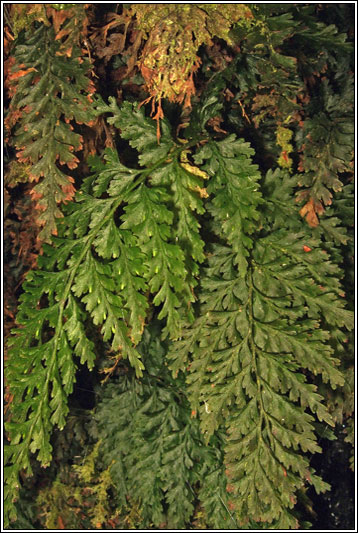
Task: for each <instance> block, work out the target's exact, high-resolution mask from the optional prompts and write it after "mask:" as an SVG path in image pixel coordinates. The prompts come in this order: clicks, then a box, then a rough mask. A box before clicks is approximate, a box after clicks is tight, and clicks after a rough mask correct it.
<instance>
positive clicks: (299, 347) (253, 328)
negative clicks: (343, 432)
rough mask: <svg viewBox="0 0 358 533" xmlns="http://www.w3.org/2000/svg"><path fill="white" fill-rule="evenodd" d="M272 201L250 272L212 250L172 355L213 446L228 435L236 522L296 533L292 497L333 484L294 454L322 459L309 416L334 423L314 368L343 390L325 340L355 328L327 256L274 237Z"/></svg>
mask: <svg viewBox="0 0 358 533" xmlns="http://www.w3.org/2000/svg"><path fill="white" fill-rule="evenodd" d="M277 177H278V176H277V175H276V180H275V183H276V187H277V188H278V187H279V180H278V179H277ZM208 188H210V183H209V186H208ZM277 190H281V189H277ZM266 191H267V184H266ZM271 194H272V196H273V198H275V196H276V197H277V193H276V191H272V193H271ZM265 200H266V201H267V202H268V203H269V210H268V211H267V210H265V209H263V212H262V217H261V220H260V222H261V227H262V226H263V227H264V228H265V229H262V231H261V232H257V233H256V238H255V240H254V244H253V246H252V249H251V251H250V254H249V257H248V260H247V262H246V263H247V264H246V265H245V264H244V265H239V266H237V260H236V257H237V255H236V249H235V246H231V247H228V246H223V245H218V244H217V245H215V246H214V247H213V251H212V254H211V256H210V257H209V261H208V268H207V270H206V274H205V276H202V292H201V296H200V300H201V302H202V305H201V316H200V317H199V318H198V320H197V321H196V323H194V325H193V326H192V327H191V328H188V329H187V331H186V332H185V333H184V339H183V340H181V341H180V342H179V343H175V344H174V345H173V347H171V349H170V353H169V357H170V359H171V368H172V369H173V371H174V372H177V371H178V369H179V368H181V369H183V363H184V364H185V365H187V364H189V365H190V373H189V375H188V378H187V380H188V383H189V396H190V398H191V402H192V405H193V408H195V409H198V410H199V412H200V413H201V427H202V430H203V432H204V434H205V435H206V436H207V438H209V437H210V436H211V435H212V434H213V432H215V431H216V430H217V429H218V428H219V427H222V426H223V425H224V426H226V427H227V431H228V441H227V444H226V457H225V463H226V464H227V470H228V478H229V485H228V490H229V491H230V492H232V493H233V495H234V496H236V498H235V502H236V504H235V508H236V512H237V515H238V517H239V520H240V522H241V523H242V524H245V520H246V519H247V517H252V518H253V519H254V520H255V521H256V522H260V523H261V522H267V523H268V524H270V527H275V528H279V529H282V528H283V529H286V528H291V527H296V518H295V517H294V516H292V515H291V514H290V511H289V510H290V509H291V508H293V506H294V504H295V502H296V497H295V491H296V490H297V489H298V488H300V487H302V486H303V484H304V483H305V481H308V482H309V483H311V484H313V485H314V486H315V488H316V490H317V491H318V492H320V491H322V490H325V489H327V487H328V485H327V484H326V483H324V482H322V481H321V479H320V478H319V477H318V476H316V475H315V474H314V472H313V471H312V470H311V469H310V468H309V463H308V461H307V459H306V458H304V457H303V456H302V454H301V453H300V452H299V450H301V451H303V452H304V453H307V452H310V453H315V452H319V451H320V448H319V446H318V445H317V443H316V437H315V435H314V424H313V422H314V416H312V415H311V414H308V412H307V410H308V409H309V410H310V411H311V413H312V414H313V415H315V416H316V417H317V418H318V419H319V420H321V421H324V422H325V423H327V424H329V425H333V421H332V418H331V416H330V414H329V412H328V410H327V408H326V407H325V405H324V403H323V397H322V396H321V395H320V394H318V393H317V386H316V385H314V384H312V383H310V382H309V381H308V380H307V377H306V375H307V370H308V371H309V372H310V373H311V374H312V375H316V374H317V373H319V374H321V375H322V378H323V380H324V381H325V382H328V381H329V382H330V383H331V386H332V387H333V388H336V387H337V386H342V385H343V383H344V380H343V376H342V374H341V373H340V372H339V371H338V369H337V364H338V363H339V361H338V360H337V359H336V358H334V357H333V350H332V348H331V346H330V344H329V342H328V341H329V339H330V338H331V337H332V336H333V337H334V336H335V334H336V330H335V326H338V327H339V328H342V327H347V328H348V329H351V328H352V327H353V322H352V315H351V314H350V312H349V311H347V310H345V309H344V308H343V307H344V304H343V303H342V300H341V298H340V291H341V288H340V284H339V281H338V279H337V276H338V275H339V271H338V269H337V267H336V266H335V265H334V264H332V263H331V262H330V261H329V259H328V256H327V253H324V251H322V250H320V249H319V243H318V241H315V240H314V239H313V238H312V237H309V235H308V234H307V232H306V231H302V225H301V231H299V232H297V231H296V232H294V231H292V230H291V231H290V230H285V229H282V227H281V228H280V229H272V230H270V225H272V223H273V222H274V220H272V218H271V216H270V214H271V213H272V207H270V203H271V202H272V200H271V202H270V198H269V197H266V198H265ZM265 211H266V213H265ZM211 212H212V213H213V214H214V215H215V211H214V210H211ZM265 214H266V217H265V218H264V215H265ZM219 215H220V212H219ZM267 215H268V216H267ZM254 216H255V215H252V216H251V217H252V220H254ZM297 224H299V225H300V223H299V221H297ZM237 235H238V236H239V233H237ZM228 240H229V239H228ZM235 244H236V243H235ZM240 267H241V269H240ZM322 279H324V280H325V286H324V287H323V286H321V285H320V283H321V282H320V280H322ZM322 319H324V320H325V322H326V323H327V324H328V325H331V326H332V328H331V330H330V331H325V330H324V329H322V327H321V324H320V321H321V320H322ZM177 358H179V360H180V361H181V365H180V366H179V365H178V362H177ZM234 405H235V406H236V408H235V411H233V409H232V406H234Z"/></svg>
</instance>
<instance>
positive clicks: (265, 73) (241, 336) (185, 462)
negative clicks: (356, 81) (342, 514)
mask: <svg viewBox="0 0 358 533" xmlns="http://www.w3.org/2000/svg"><path fill="white" fill-rule="evenodd" d="M120 9H121V8H119V9H118V12H116V13H107V8H103V6H102V7H101V6H100V5H99V4H98V6H96V5H95V4H91V5H88V4H85V5H83V6H82V5H81V6H77V5H76V4H70V5H67V6H65V5H62V4H46V5H41V6H37V5H35V4H31V5H29V7H27V6H25V7H21V8H7V10H6V13H7V16H8V17H9V22H8V23H7V26H6V31H7V34H6V49H7V53H8V54H9V57H8V58H7V59H6V71H7V78H6V88H7V90H8V91H9V93H8V94H9V96H10V98H11V102H10V105H9V109H8V115H7V119H6V124H7V128H8V132H9V134H10V135H11V134H12V135H13V137H12V139H11V140H10V142H11V146H13V147H14V148H15V150H16V152H17V158H18V160H19V163H18V164H17V165H15V166H14V161H13V160H11V157H12V154H10V155H9V168H8V172H7V183H8V186H9V191H8V195H10V193H11V195H12V196H11V197H10V201H11V202H12V203H11V206H14V207H12V210H11V217H12V218H13V219H14V220H12V222H11V223H10V224H9V228H10V229H9V234H10V231H11V228H12V227H15V226H16V223H17V220H19V221H20V222H21V221H22V222H23V223H24V220H23V218H22V217H23V214H22V213H23V209H21V205H22V204H16V198H17V197H18V196H21V195H26V193H27V191H28V190H29V188H30V185H29V183H28V182H29V181H36V182H37V183H36V185H35V187H34V188H33V190H32V193H31V194H32V197H33V200H35V201H37V206H36V211H38V212H39V213H38V214H39V221H38V222H39V224H40V225H41V226H42V228H43V229H42V232H41V235H40V239H41V240H42V241H47V243H46V244H44V245H43V248H42V253H40V255H39V257H38V268H37V269H36V270H32V271H30V272H28V273H27V275H26V279H25V282H24V284H23V286H22V287H21V292H20V298H19V307H18V312H17V316H16V327H15V328H14V329H13V331H12V335H11V336H10V337H9V339H8V343H7V348H8V352H7V353H6V380H7V381H6V386H7V390H6V399H7V401H8V402H9V406H8V412H9V414H8V416H7V420H6V425H5V428H6V436H7V439H8V442H7V443H6V445H5V526H6V527H10V522H13V521H14V520H15V519H16V514H17V513H18V514H19V516H18V519H19V520H18V522H15V526H16V525H18V524H19V523H20V522H21V523H22V521H24V520H28V519H29V520H33V518H31V517H32V514H31V513H32V511H31V512H29V513H24V512H23V508H24V505H23V499H26V498H27V495H28V493H27V487H28V486H30V485H31V483H33V484H35V481H31V480H28V481H26V482H25V483H24V479H25V477H26V476H28V477H29V476H31V475H36V476H38V485H39V486H40V484H41V479H42V474H41V473H39V472H41V470H40V468H39V467H40V466H42V467H46V466H49V465H51V468H50V469H49V470H48V471H47V472H48V473H47V474H46V488H45V489H44V490H45V491H46V490H47V489H48V493H49V494H50V496H51V498H50V499H51V502H52V503H51V502H50V503H49V504H46V505H44V509H43V514H42V515H41V514H40V515H39V516H38V521H39V522H38V523H39V524H40V523H41V525H43V524H44V526H46V527H48V526H49V525H50V526H51V527H52V526H54V525H58V526H59V527H61V528H62V526H64V525H65V522H66V525H69V524H75V525H76V527H80V526H81V525H83V526H84V527H85V528H86V527H88V526H89V524H90V523H91V524H92V526H93V527H95V528H101V527H107V528H108V527H116V526H123V527H124V526H129V527H141V528H163V527H164V528H165V527H166V528H168V529H185V528H186V527H190V526H193V525H199V526H200V527H201V526H204V527H209V528H214V529H238V528H245V529H246V528H248V529H263V528H264V529H290V528H297V527H299V526H301V527H302V526H307V527H309V525H307V522H305V518H304V517H302V515H301V512H300V505H296V504H297V503H298V504H300V503H303V505H304V506H305V505H307V501H308V498H307V496H306V492H307V490H308V488H309V487H310V486H312V487H313V488H314V489H315V491H316V492H317V493H320V492H323V491H325V490H327V489H328V488H329V485H328V483H326V482H325V481H324V480H323V479H321V477H320V475H319V474H320V473H319V472H318V473H316V472H315V470H314V468H313V466H312V465H313V464H314V463H311V458H312V456H313V455H314V454H316V453H320V452H321V439H322V438H323V437H325V436H328V438H330V439H333V438H334V433H333V430H332V429H329V428H330V427H331V428H333V426H334V424H335V423H338V424H342V423H343V422H344V423H345V424H347V435H346V440H347V442H350V443H351V442H352V440H353V439H352V434H353V429H352V428H353V425H352V423H351V420H352V419H351V418H350V417H352V412H353V403H352V386H353V382H352V379H353V368H352V356H351V353H352V346H353V335H352V333H350V331H351V330H352V327H353V316H352V303H349V298H346V294H347V295H348V294H350V293H351V292H352V289H353V283H354V275H353V255H354V254H353V248H352V244H353V233H352V224H353V218H352V214H353V213H352V205H353V204H352V201H353V200H352V199H353V186H352V183H351V180H352V178H351V150H352V131H353V130H352V108H351V97H352V96H351V95H352V91H351V89H352V85H351V76H350V74H349V69H350V68H351V64H352V63H351V59H350V53H351V45H350V44H349V42H346V41H347V36H346V35H345V34H344V33H343V32H342V31H341V29H342V28H345V27H346V26H345V24H346V23H345V22H344V18H345V17H344V14H345V13H347V12H348V11H349V10H348V8H347V10H346V9H345V8H344V9H343V8H342V7H336V8H335V9H334V12H333V13H335V14H336V15H337V26H335V25H333V24H331V22H330V21H331V19H332V17H333V16H334V15H330V14H329V12H328V10H327V9H326V8H324V7H323V8H320V9H319V10H318V9H317V10H316V8H314V6H313V7H312V6H296V5H292V6H289V7H287V6H284V5H275V6H270V5H260V6H259V5H257V6H256V5H255V6H252V7H250V9H249V8H246V7H245V6H244V5H239V7H238V8H236V7H235V8H232V10H231V11H230V13H232V14H233V17H234V18H233V21H230V20H229V19H227V17H226V19H225V21H224V22H223V27H222V28H221V29H220V28H219V26H220V20H223V19H222V17H223V16H224V15H223V14H222V13H221V10H220V9H219V10H218V9H217V7H215V5H213V6H212V7H210V9H209V10H207V9H206V7H205V6H204V7H203V5H197V6H196V7H195V8H193V9H191V8H190V9H189V8H188V9H187V8H186V7H184V8H183V9H182V8H180V10H179V11H180V13H181V15H183V16H184V19H185V20H187V23H186V25H184V26H181V25H179V26H180V28H179V30H178V29H177V28H176V27H175V28H174V25H172V26H173V27H171V22H172V19H173V17H174V19H175V20H176V18H177V16H178V13H179V11H178V10H177V9H176V8H173V9H172V8H170V9H169V10H167V9H166V8H165V9H164V11H163V10H162V12H163V13H164V12H167V14H168V17H169V18H168V20H167V21H165V22H163V21H161V20H158V13H159V12H156V11H155V9H154V10H153V8H151V7H150V6H149V7H148V6H147V7H146V8H145V9H144V10H142V9H141V8H140V9H139V8H138V9H137V8H136V9H134V8H133V9H131V10H126V9H124V8H123V10H122V12H121V11H120ZM177 11H178V12H177ZM209 11H210V13H209ZM216 12H217V13H216ZM215 13H216V14H218V16H219V18H217V20H216V19H215ZM99 14H100V15H101V16H100V17H99V18H98V20H96V16H97V15H99ZM143 14H146V15H147V16H148V19H146V20H144V19H143ZM190 14H192V15H193V17H194V18H193V17H192V18H193V20H191V18H190ZM179 18H180V17H179ZM224 18H225V17H224ZM184 19H183V20H184ZM178 20H179V19H178ZM11 21H13V23H14V28H13V36H14V40H13V41H14V42H13V43H12V44H11V43H10V41H11V31H12V28H11ZM25 21H28V22H25ZM95 21H96V22H98V24H97V23H94V22H95ZM198 21H199V22H200V21H204V22H205V25H206V26H205V27H203V28H201V27H200V24H199V25H198ZM218 21H219V23H218ZM234 21H236V23H235V22H234ZM232 22H234V24H232ZM102 23H103V24H102ZM101 24H102V25H101ZM218 24H219V26H218ZM27 26H28V27H27ZM116 28H117V30H118V28H119V30H120V33H118V32H116ZM230 28H231V29H230ZM352 28H353V27H352V25H351V24H347V31H352ZM161 29H162V30H163V32H164V33H163V35H161V33H160V32H161ZM192 30H193V31H192ZM229 30H230V33H229ZM215 35H216V36H219V37H220V39H215V40H212V39H211V38H208V36H209V37H210V36H215ZM170 36H172V37H173V36H174V41H173V40H172V41H173V42H172V41H170V42H169V41H168V37H170ZM159 37H161V40H160V42H159V40H158V39H159ZM162 37H163V38H162ZM176 37H178V39H179V41H177V39H176ZM221 37H222V38H221ZM193 38H194V41H193ZM349 38H350V37H349ZM181 39H185V40H186V41H187V42H186V43H185V42H182V41H181ZM196 39H199V40H196ZM334 40H336V42H337V46H336V47H335V45H334V44H333V41H334ZM199 42H201V43H203V44H204V46H202V47H201V48H200V49H199V50H198V43H199ZM129 43H130V44H129ZM185 46H187V48H185ZM188 47H189V48H188ZM163 50H164V51H169V52H170V55H169V56H168V57H172V58H173V61H174V63H173V64H174V67H173V68H174V71H175V72H174V71H173V72H174V74H173V73H172V74H173V75H171V74H170V72H169V71H170V68H169V67H170V65H169V64H168V58H166V59H165V58H164V59H163V58H162V57H161V55H160V54H161V53H162V52H163ZM92 55H93V57H92ZM86 57H88V59H85V58H86ZM103 58H105V61H104V62H102V61H96V59H103ZM150 69H152V71H151V70H150ZM183 69H184V70H183ZM172 70H173V69H172ZM91 72H92V73H93V74H94V78H93V79H95V80H96V79H97V78H96V76H98V74H99V78H98V83H97V82H96V85H97V86H98V91H99V92H101V93H102V94H104V93H106V96H108V101H107V100H106V101H105V100H104V99H103V98H102V96H101V95H99V94H98V95H96V96H95V97H94V98H93V97H92V95H93V92H94V84H93V83H92V82H91V81H90V79H89V75H90V74H91ZM194 72H196V79H195V80H194V78H193V73H194ZM104 75H106V76H107V75H108V76H107V77H106V87H105V88H104V84H103V85H102V83H101V82H102V81H103V76H104ZM126 77H127V78H126ZM194 81H195V83H194ZM183 84H184V85H183ZM178 87H184V89H183V91H184V92H183V91H182V92H180V91H179V93H178ZM116 90H117V96H118V97H117V98H115V97H114V96H113V94H116V92H115V91H116ZM144 91H147V92H148V91H149V98H148V99H147V100H144V101H143V99H144V98H145V92H144ZM111 95H112V96H111ZM165 98H168V101H166V102H165V101H164V99H165ZM139 101H141V104H139V105H138V102H139ZM148 101H151V103H152V109H151V110H150V109H146V107H145V105H144V104H145V103H147V102H148ZM190 102H191V103H192V106H193V107H192V109H191V108H190V106H189V104H190ZM180 103H183V104H184V106H183V109H180V106H179V104H180ZM151 111H152V115H153V114H154V113H155V112H156V115H155V116H154V119H155V120H156V122H155V120H154V121H153V120H152V119H151V118H149V117H148V115H149V114H150V112H151ZM164 113H165V115H166V118H164V116H163V115H164ZM95 118H96V119H98V120H96V122H94V119H95ZM105 121H106V122H107V124H108V125H109V126H108V127H107V126H106V125H105ZM81 125H86V126H81ZM174 132H175V134H174ZM110 134H111V135H110ZM84 147H85V148H84ZM83 148H84V151H83V161H80V158H79V157H76V156H75V155H74V153H75V152H76V153H77V152H80V150H82V149H83ZM15 150H14V157H15ZM10 151H11V149H10ZM96 151H97V155H93V154H95V152H96ZM89 152H91V153H92V156H91V157H89V158H87V159H86V155H87V154H88V153H89ZM77 155H78V154H77ZM85 159H86V161H85ZM80 163H81V166H79V164H80ZM20 167H21V168H20ZM67 169H68V170H69V171H72V170H76V172H75V173H73V175H71V176H68V175H67V174H69V173H70V172H67ZM71 174H72V173H71ZM74 177H76V182H78V189H77V192H75V189H74ZM13 186H14V187H13ZM76 186H77V185H76ZM10 187H13V188H11V190H10ZM299 187H301V189H299ZM295 199H296V201H295ZM300 202H302V205H300V206H298V205H297V203H300ZM25 204H26V205H28V204H29V202H24V205H25ZM19 206H20V207H19ZM30 218H31V217H30V216H29V220H30ZM15 219H16V220H15ZM31 220H32V219H31ZM10 237H11V239H13V238H14V237H13V235H12V234H10ZM15 237H16V236H15ZM28 242H29V244H28V245H27V248H26V253H25V252H24V253H25V255H26V254H30V248H31V246H32V244H31V243H32V242H33V241H32V240H29V241H28ZM19 243H20V241H19ZM40 245H41V243H40V242H38V243H37V244H36V246H37V248H36V252H37V250H38V249H39V246H40ZM19 247H20V251H19V253H21V244H19ZM14 250H15V247H13V249H11V247H7V252H6V253H7V255H8V256H9V257H10V258H11V261H12V262H11V265H14V264H15V262H16V260H17V258H16V257H15V252H14ZM342 267H344V270H343V268H342ZM11 268H12V267H11ZM25 268H26V265H24V264H21V265H20V266H19V267H18V272H21V273H22V272H23V271H24V269H25ZM19 277H20V274H19V275H17V276H14V279H19ZM13 285H15V283H13ZM16 291H17V289H15V288H14V293H16ZM346 299H347V301H348V303H347V302H346ZM11 313H12V311H9V314H11ZM13 318H14V317H13V316H11V319H12V320H13ZM12 323H13V322H12ZM8 329H10V326H8ZM81 367H86V368H81ZM94 369H97V370H98V373H97V374H96V375H95V376H94V377H93V378H91V380H90V381H91V383H94V382H95V381H96V380H97V382H99V380H100V374H104V379H103V381H102V385H103V386H102V387H97V386H96V385H94V386H95V387H96V388H95V394H94V397H95V398H96V400H95V402H94V404H93V405H94V409H93V411H92V410H91V411H88V412H87V415H86V416H85V417H84V418H86V419H87V420H88V419H89V420H90V422H89V425H88V427H87V429H88V433H85V432H84V433H83V434H82V436H81V439H80V442H81V444H80V445H81V447H83V444H85V445H86V446H85V450H86V452H85V454H84V455H85V456H84V457H79V456H78V455H76V456H75V454H77V453H78V451H77V450H78V448H76V451H75V450H74V449H71V450H70V449H69V441H70V440H71V434H72V433H71V431H72V430H71V429H70V424H69V426H67V428H66V420H67V418H68V415H69V413H70V412H73V410H74V409H75V410H76V409H77V408H78V407H77V404H76V398H77V393H78V391H79V390H80V389H81V386H82V380H83V379H86V378H84V377H83V376H87V375H88V371H92V370H94ZM76 381H78V383H76ZM108 381H109V383H108ZM86 390H88V388H87V385H86ZM91 392H93V391H91ZM91 409H92V407H91ZM81 412H82V411H81ZM82 414H83V412H82ZM79 416H80V415H79ZM74 419H76V420H78V418H77V414H76V411H75V416H74ZM81 427H82V426H81ZM63 430H64V431H63ZM82 430H83V427H82ZM82 430H81V431H82ZM64 435H65V437H64ZM84 435H85V436H84ZM66 436H67V437H66ZM66 438H68V443H67V446H68V450H67V451H66V455H64V454H62V455H61V454H59V453H58V450H59V447H60V446H61V442H65V441H66ZM66 442H67V441H66ZM64 457H66V464H67V463H68V464H67V466H68V469H67V470H66V476H67V475H68V477H66V476H64V471H63V470H61V469H60V468H58V461H61V459H62V460H63V458H64ZM36 461H37V462H36ZM70 464H74V467H70V466H69V465H70ZM66 468H67V467H66ZM70 470H71V472H70ZM36 484H37V480H36ZM44 490H40V491H39V492H38V494H37V501H38V503H39V504H40V505H42V502H44V497H45V492H44ZM70 493H72V496H73V500H71V499H69V497H68V496H69V494H70ZM86 494H87V495H88V498H87V499H85V497H86ZM17 499H19V500H20V501H19V502H16V500H17ZM71 501H72V502H74V501H77V502H78V505H77V504H76V505H77V507H76V509H77V511H78V513H77V511H76V516H72V517H71V505H72V504H71ZM61 506H62V507H63V509H64V511H66V513H65V514H63V515H62V513H61V511H60V510H59V508H61ZM89 506H91V509H88V510H85V512H84V514H83V515H81V511H80V509H81V508H82V507H83V508H85V507H89ZM64 520H65V521H64ZM36 525H38V524H37V523H36Z"/></svg>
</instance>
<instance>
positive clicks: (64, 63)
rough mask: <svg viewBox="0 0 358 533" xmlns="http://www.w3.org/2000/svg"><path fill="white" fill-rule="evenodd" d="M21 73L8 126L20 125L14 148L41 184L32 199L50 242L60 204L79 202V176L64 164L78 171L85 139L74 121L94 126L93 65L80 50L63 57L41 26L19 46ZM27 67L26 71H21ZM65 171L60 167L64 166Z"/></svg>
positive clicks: (52, 36) (14, 78)
mask: <svg viewBox="0 0 358 533" xmlns="http://www.w3.org/2000/svg"><path fill="white" fill-rule="evenodd" d="M15 61H16V66H17V68H16V70H15V71H14V72H13V74H12V76H10V80H12V81H13V83H15V81H16V82H17V83H16V86H15V91H16V92H15V95H14V97H13V98H12V100H11V105H10V110H9V115H8V117H7V124H8V125H9V126H14V125H15V124H16V129H15V136H14V139H13V144H14V145H15V147H16V149H17V157H18V159H19V161H21V162H25V163H28V164H31V168H30V175H29V177H28V179H29V180H31V181H39V180H40V178H42V179H41V180H40V181H39V183H37V185H35V186H34V188H33V191H32V195H33V197H34V198H35V199H36V200H37V201H38V209H39V210H40V211H41V214H40V215H39V217H38V219H39V222H40V224H41V226H42V231H41V233H40V238H41V239H43V240H46V241H49V239H50V235H51V234H52V233H56V228H57V221H56V219H58V218H61V217H62V216H63V215H62V212H61V210H60V209H59V208H58V204H59V203H62V202H68V201H69V200H71V199H72V198H73V195H74V193H75V188H74V186H73V183H74V178H73V177H72V176H69V175H67V174H65V172H64V171H63V166H65V165H66V166H67V167H68V169H74V168H76V167H77V165H78V163H79V159H78V158H77V157H76V156H75V155H74V152H76V151H78V150H81V148H82V142H83V138H82V136H81V135H80V134H79V133H76V132H75V131H73V126H72V125H71V123H70V122H71V121H72V120H74V121H76V122H77V123H78V124H84V123H91V121H92V120H93V119H94V118H95V113H94V110H93V109H92V105H91V101H92V98H91V94H92V93H93V92H94V86H93V84H92V82H91V81H90V79H89V78H88V77H87V74H88V72H89V63H88V61H84V60H83V59H82V58H81V54H80V50H79V48H78V47H74V48H73V50H72V55H71V56H70V57H68V56H64V55H62V52H61V44H60V41H58V40H55V34H54V30H53V28H49V27H46V26H45V25H41V26H40V27H38V28H37V29H35V30H29V31H28V32H27V33H26V43H25V44H18V45H17V46H16V48H15ZM20 67H21V69H20ZM59 165H60V166H61V167H62V168H60V166H59Z"/></svg>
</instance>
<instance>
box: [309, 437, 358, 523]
mask: <svg viewBox="0 0 358 533" xmlns="http://www.w3.org/2000/svg"><path fill="white" fill-rule="evenodd" d="M342 429H343V428H342ZM337 434H338V438H337V440H335V441H325V442H323V443H320V445H321V446H322V448H323V452H322V454H321V455H318V454H317V455H316V456H315V458H314V459H315V460H314V461H313V462H312V466H313V467H314V468H317V471H319V472H320V475H321V476H322V477H323V479H324V480H325V481H327V482H328V483H330V484H331V487H332V488H331V491H330V492H326V493H324V494H320V495H315V496H314V495H313V494H312V495H311V498H312V501H313V508H314V510H315V511H316V513H317V517H316V520H315V521H312V518H311V520H310V521H311V522H313V523H312V529H323V530H328V529H339V530H349V529H354V517H355V508H354V473H353V472H352V471H351V470H350V468H349V466H348V465H349V457H350V454H351V446H350V445H349V444H347V443H346V442H344V437H345V435H344V433H343V431H342V430H341V431H340V432H339V433H338V432H337Z"/></svg>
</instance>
